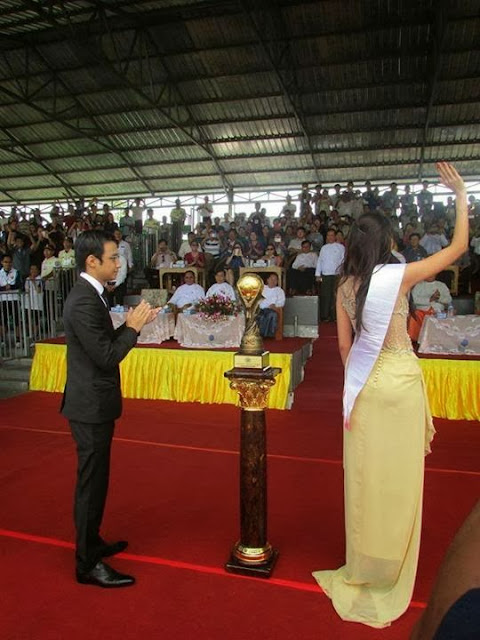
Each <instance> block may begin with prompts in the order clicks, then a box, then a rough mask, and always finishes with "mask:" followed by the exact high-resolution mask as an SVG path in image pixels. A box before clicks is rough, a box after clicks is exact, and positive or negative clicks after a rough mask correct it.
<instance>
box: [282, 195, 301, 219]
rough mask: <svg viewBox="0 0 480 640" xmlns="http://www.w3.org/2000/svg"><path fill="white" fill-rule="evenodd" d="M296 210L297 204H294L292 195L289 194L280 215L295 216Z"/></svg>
mask: <svg viewBox="0 0 480 640" xmlns="http://www.w3.org/2000/svg"><path fill="white" fill-rule="evenodd" d="M296 211H297V205H296V204H293V202H292V196H291V195H288V196H287V197H286V198H285V204H284V205H283V207H282V210H281V211H280V215H281V216H285V217H286V218H294V217H295V212H296Z"/></svg>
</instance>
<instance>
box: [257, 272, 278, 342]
mask: <svg viewBox="0 0 480 640" xmlns="http://www.w3.org/2000/svg"><path fill="white" fill-rule="evenodd" d="M284 306H285V292H284V290H283V289H282V288H281V287H279V286H278V277H277V274H276V273H271V274H270V275H269V276H268V278H267V282H266V284H265V286H264V287H263V298H262V299H261V300H260V304H259V307H260V311H259V313H258V318H257V323H258V328H259V329H260V335H261V336H263V337H264V338H274V337H275V333H276V331H277V325H278V315H277V313H276V309H280V308H282V307H284Z"/></svg>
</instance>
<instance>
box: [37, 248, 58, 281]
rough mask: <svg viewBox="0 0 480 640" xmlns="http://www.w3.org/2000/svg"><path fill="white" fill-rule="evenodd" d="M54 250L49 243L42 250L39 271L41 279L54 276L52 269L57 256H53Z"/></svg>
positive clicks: (55, 263)
mask: <svg viewBox="0 0 480 640" xmlns="http://www.w3.org/2000/svg"><path fill="white" fill-rule="evenodd" d="M54 251H55V249H54V248H53V247H52V246H51V245H50V244H47V246H46V247H45V249H44V250H43V255H44V259H43V262H42V268H41V271H40V275H41V276H42V280H48V279H50V278H53V276H54V269H55V267H56V266H57V262H58V260H57V258H55V256H54Z"/></svg>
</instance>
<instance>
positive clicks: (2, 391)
mask: <svg viewBox="0 0 480 640" xmlns="http://www.w3.org/2000/svg"><path fill="white" fill-rule="evenodd" d="M27 391H28V382H24V381H19V380H2V379H0V398H13V397H14V396H18V395H20V394H21V393H26V392H27Z"/></svg>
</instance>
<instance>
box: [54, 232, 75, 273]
mask: <svg viewBox="0 0 480 640" xmlns="http://www.w3.org/2000/svg"><path fill="white" fill-rule="evenodd" d="M58 259H59V260H60V264H61V265H62V269H71V268H73V267H74V266H75V251H74V249H73V240H72V239H71V238H65V240H64V241H63V249H62V251H60V253H59V254H58Z"/></svg>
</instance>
